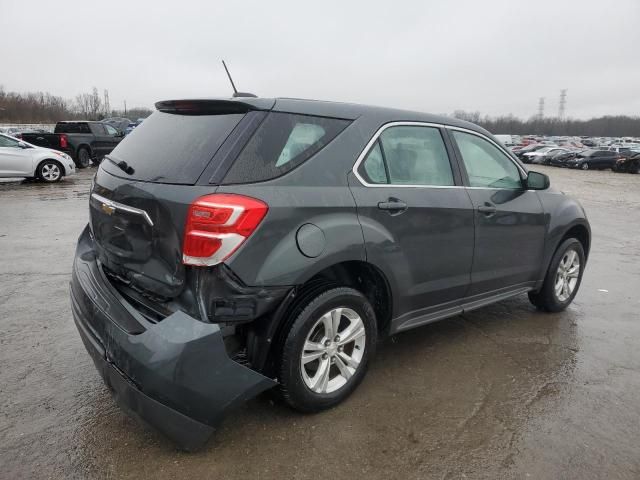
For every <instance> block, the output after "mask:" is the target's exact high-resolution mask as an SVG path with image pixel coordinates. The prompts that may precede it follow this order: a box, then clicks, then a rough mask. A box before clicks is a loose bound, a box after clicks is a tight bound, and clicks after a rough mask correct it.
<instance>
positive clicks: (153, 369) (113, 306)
mask: <svg viewBox="0 0 640 480" xmlns="http://www.w3.org/2000/svg"><path fill="white" fill-rule="evenodd" d="M71 304H72V311H73V317H74V321H75V323H76V326H77V328H78V331H79V332H80V336H81V338H82V341H83V343H84V345H85V347H86V348H87V350H88V352H89V354H90V355H91V357H92V359H93V361H94V363H95V365H96V368H97V369H98V371H99V372H100V374H101V376H102V378H103V379H104V381H105V383H106V384H107V386H108V387H109V388H110V390H111V391H112V392H113V395H114V397H115V399H116V401H117V403H118V404H119V405H120V407H121V408H123V409H124V410H125V411H127V412H128V413H130V414H133V415H134V416H137V417H139V418H140V419H142V420H143V421H144V422H146V423H148V424H149V425H151V426H152V427H154V428H156V429H157V430H159V431H160V432H162V433H163V434H164V435H166V436H167V437H169V438H170V439H172V440H173V441H174V442H176V443H177V444H178V445H179V446H180V447H181V448H184V449H186V450H193V449H197V448H199V447H201V446H202V445H203V444H204V443H205V442H206V441H207V439H208V438H209V437H210V436H211V434H212V433H213V431H214V430H215V428H216V427H217V425H218V424H219V423H220V421H221V419H222V417H223V416H224V413H225V412H226V411H227V410H228V409H230V408H232V407H234V406H236V405H237V404H239V403H242V402H244V401H246V400H248V399H249V398H251V397H253V396H255V395H257V394H259V393H260V392H262V391H264V390H267V389H269V388H271V387H273V386H274V385H275V384H276V382H275V381H273V380H271V379H269V378H267V377H265V376H263V375H261V374H260V373H258V372H255V371H253V370H251V369H249V368H247V367H245V366H242V365H240V364H239V363H237V362H235V361H233V360H231V359H230V358H229V356H228V355H227V352H226V350H225V345H224V341H223V337H222V332H221V331H220V328H219V327H218V326H217V325H216V324H211V323H204V322H201V321H199V320H196V319H194V318H192V317H190V316H189V315H187V314H185V313H183V312H176V313H174V314H172V315H170V316H168V317H166V318H165V319H163V320H162V321H160V322H159V323H151V322H149V321H148V320H147V319H145V318H144V317H143V316H142V315H140V314H137V312H136V311H135V309H134V308H133V307H132V306H131V305H130V304H128V303H127V302H126V300H124V299H123V298H122V296H121V295H120V294H119V293H118V291H117V290H116V289H115V288H113V286H111V285H110V283H109V281H108V280H107V279H106V277H105V276H104V273H103V272H102V271H101V269H100V268H99V266H98V263H97V261H96V258H95V254H94V251H93V249H92V248H91V239H90V237H89V235H88V232H87V231H86V230H85V232H84V233H83V235H82V236H81V238H80V240H79V242H78V250H77V252H76V259H75V262H74V269H73V276H72V281H71Z"/></svg>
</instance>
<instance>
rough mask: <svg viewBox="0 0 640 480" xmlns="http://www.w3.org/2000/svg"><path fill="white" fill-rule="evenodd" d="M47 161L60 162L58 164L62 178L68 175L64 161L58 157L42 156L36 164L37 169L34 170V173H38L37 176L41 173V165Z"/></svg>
mask: <svg viewBox="0 0 640 480" xmlns="http://www.w3.org/2000/svg"><path fill="white" fill-rule="evenodd" d="M47 161H49V162H54V163H56V164H58V166H59V167H60V177H61V178H62V177H64V176H66V170H65V168H64V165H63V164H62V162H61V161H60V160H58V159H56V158H51V157H45V158H42V159H40V160H38V164H37V165H36V168H35V171H34V172H33V173H34V175H37V176H39V175H40V167H41V166H42V164H43V163H45V162H47Z"/></svg>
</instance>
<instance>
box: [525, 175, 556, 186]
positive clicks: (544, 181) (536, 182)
mask: <svg viewBox="0 0 640 480" xmlns="http://www.w3.org/2000/svg"><path fill="white" fill-rule="evenodd" d="M526 182H527V189H528V190H546V189H547V188H549V186H550V185H551V182H550V180H549V177H548V176H547V175H545V174H544V173H540V172H529V174H528V175H527V180H526Z"/></svg>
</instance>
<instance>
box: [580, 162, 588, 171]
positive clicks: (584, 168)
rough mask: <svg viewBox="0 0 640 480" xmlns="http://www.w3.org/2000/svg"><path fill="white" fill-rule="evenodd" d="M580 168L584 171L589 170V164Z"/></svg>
mask: <svg viewBox="0 0 640 480" xmlns="http://www.w3.org/2000/svg"><path fill="white" fill-rule="evenodd" d="M580 168H581V169H582V170H589V164H588V163H583V164H582V165H580Z"/></svg>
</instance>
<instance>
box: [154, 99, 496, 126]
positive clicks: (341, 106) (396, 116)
mask: <svg viewBox="0 0 640 480" xmlns="http://www.w3.org/2000/svg"><path fill="white" fill-rule="evenodd" d="M180 105H184V106H185V108H186V109H187V110H188V109H190V108H196V107H197V106H206V108H207V109H212V110H216V111H217V110H218V109H220V111H222V110H223V109H225V108H229V109H232V110H233V111H237V112H242V111H248V110H273V111H277V112H287V113H295V114H302V115H317V116H323V117H333V118H342V119H346V120H356V119H358V118H363V117H368V118H371V119H376V120H379V121H380V122H381V123H388V122H424V123H435V124H442V125H450V126H454V127H460V128H466V129H469V130H473V131H477V132H479V133H483V134H485V135H490V133H489V132H487V131H486V130H485V129H483V128H481V127H479V126H478V125H475V124H473V123H470V122H466V121H464V120H458V119H456V118H453V117H446V116H442V115H433V114H430V113H424V112H416V111H410V110H402V109H395V108H389V107H379V106H373V105H362V104H357V103H346V102H331V101H326V100H309V99H301V98H288V97H280V98H258V97H235V98H231V99H229V98H204V99H185V100H167V101H162V102H158V103H156V108H157V109H158V110H160V111H175V112H178V111H179V110H178V108H179V106H180Z"/></svg>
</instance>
